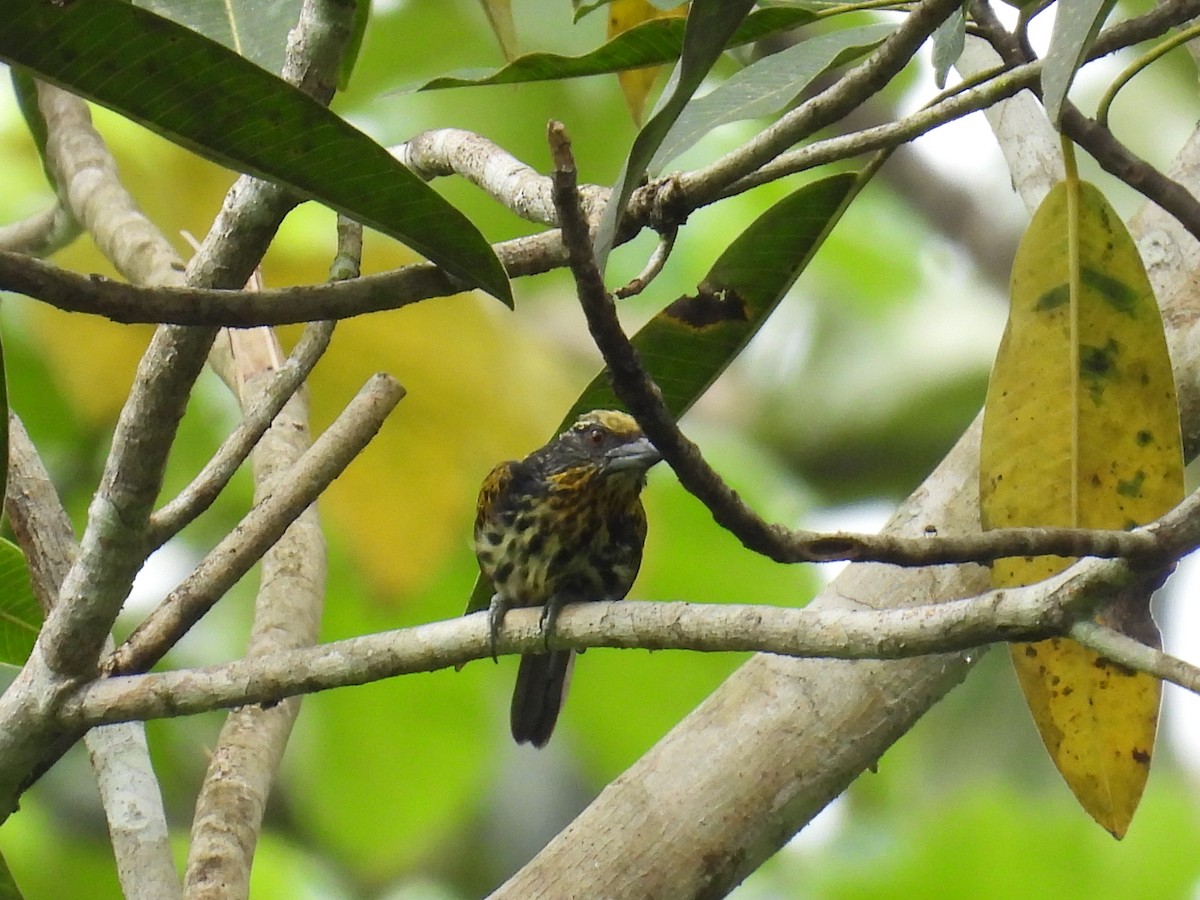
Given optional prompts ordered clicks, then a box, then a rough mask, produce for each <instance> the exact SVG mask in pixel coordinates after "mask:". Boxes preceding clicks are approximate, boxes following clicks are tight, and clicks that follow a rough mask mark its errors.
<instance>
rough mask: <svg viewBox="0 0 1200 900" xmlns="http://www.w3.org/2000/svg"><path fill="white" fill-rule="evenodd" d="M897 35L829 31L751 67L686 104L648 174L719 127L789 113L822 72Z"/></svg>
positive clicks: (874, 29) (882, 30) (870, 29)
mask: <svg viewBox="0 0 1200 900" xmlns="http://www.w3.org/2000/svg"><path fill="white" fill-rule="evenodd" d="M893 31H895V27H894V26H891V25H866V26H863V27H861V28H846V29H843V30H840V31H830V32H827V33H825V34H820V35H816V36H815V37H811V38H809V39H808V40H805V41H802V42H800V43H799V44H795V45H794V46H791V47H789V48H787V49H786V50H782V51H780V52H779V53H774V54H772V55H770V56H766V57H763V58H762V59H760V60H758V61H757V62H755V63H754V64H752V65H750V66H747V67H746V68H745V69H742V70H741V71H740V72H738V73H736V74H735V75H733V76H731V77H730V78H729V79H728V80H727V81H725V82H723V83H722V84H720V85H719V86H717V87H716V88H713V90H711V91H709V92H708V93H707V94H705V95H704V96H703V97H697V98H695V99H694V100H692V102H691V103H689V104H688V105H687V107H686V108H685V109H684V111H683V113H682V114H681V115H680V116H679V118H678V120H676V122H675V124H674V125H673V126H672V127H671V130H670V132H668V134H667V136H666V138H665V139H664V140H663V143H662V146H661V147H659V148H658V151H657V152H656V153H655V154H654V158H653V159H652V160H651V162H650V165H649V166H648V168H649V170H650V171H651V172H657V171H659V170H661V168H662V167H663V166H664V165H665V164H666V163H668V162H669V161H670V160H672V159H674V158H675V157H676V156H678V155H679V154H680V153H682V152H683V151H684V150H687V149H688V148H690V147H692V146H693V145H694V144H695V143H696V141H698V140H699V139H700V138H701V137H703V136H704V135H705V134H707V133H708V132H709V131H711V130H712V129H714V128H716V127H718V126H720V125H725V124H728V123H729V122H738V121H742V120H744V119H757V118H764V117H766V116H773V115H775V114H776V113H778V112H779V111H780V110H783V109H786V108H787V107H788V106H789V105H791V104H792V103H793V102H794V101H795V99H796V97H797V96H798V95H799V94H800V93H801V92H802V91H803V90H804V89H805V88H806V87H808V85H810V84H811V83H812V82H813V80H814V79H816V78H817V77H818V76H820V75H821V74H822V73H824V72H827V71H829V70H830V69H832V68H835V67H837V66H841V65H844V64H845V63H846V62H848V61H849V60H851V59H855V58H857V57H858V56H861V55H862V54H863V53H864V52H866V51H867V50H870V49H872V48H874V47H877V46H878V45H879V44H880V43H881V42H882V41H883V40H884V38H886V37H887V36H888V35H889V34H891V33H892V32H893Z"/></svg>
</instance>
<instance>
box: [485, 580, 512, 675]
mask: <svg viewBox="0 0 1200 900" xmlns="http://www.w3.org/2000/svg"><path fill="white" fill-rule="evenodd" d="M506 612H508V601H507V600H505V599H504V596H503V595H502V594H501V593H500V592H499V591H497V592H496V593H494V594H492V602H491V603H490V604H489V605H488V650H490V651H491V654H492V662H499V661H500V660H499V659H497V657H496V639H497V637H498V636H499V634H500V629H501V628H503V627H504V614H505V613H506Z"/></svg>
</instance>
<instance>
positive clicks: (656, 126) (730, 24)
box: [596, 0, 754, 272]
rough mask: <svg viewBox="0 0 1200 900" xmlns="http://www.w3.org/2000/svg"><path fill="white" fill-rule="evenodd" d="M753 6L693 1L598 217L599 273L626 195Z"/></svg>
mask: <svg viewBox="0 0 1200 900" xmlns="http://www.w3.org/2000/svg"><path fill="white" fill-rule="evenodd" d="M753 5H754V3H753V0H725V2H721V0H693V3H692V6H691V9H690V10H689V11H688V17H687V27H686V29H685V30H684V33H683V51H682V54H681V55H680V57H679V65H677V66H676V67H675V71H674V72H672V73H671V80H670V81H669V82H668V83H667V87H666V88H665V89H664V91H663V94H662V97H660V98H659V102H658V106H657V108H656V109H655V111H654V114H653V115H652V116H651V117H650V121H648V122H647V123H646V124H645V125H643V126H642V130H641V131H639V132H638V134H637V137H635V138H634V139H633V147H632V148H631V149H630V151H629V156H628V157H626V159H625V165H624V166H622V167H621V174H620V175H619V176H618V177H617V182H616V184H614V185H613V187H612V193H611V194H610V195H609V201H608V205H607V206H606V207H605V208H604V215H603V216H602V217H601V219H600V227H599V229H598V230H597V233H596V265H597V266H599V268H600V271H601V272H603V271H604V265H605V263H606V262H607V261H608V253H609V251H610V250H611V249H612V246H613V241H614V240H615V238H616V234H617V226H618V225H619V224H620V222H621V216H622V215H623V214H624V212H625V204H626V203H628V202H629V196H630V195H631V194H632V193H633V189H634V188H635V187H637V184H638V182H639V181H641V179H642V176H643V175H645V174H646V167H647V166H649V165H650V160H651V159H653V157H654V154H655V152H656V151H657V150H658V147H659V145H660V144H661V143H662V141H663V138H665V137H666V136H667V132H668V131H670V130H671V126H672V125H674V124H675V120H676V119H677V118H678V117H679V114H680V113H681V112H683V108H684V107H685V106H686V105H687V102H688V100H690V99H691V97H692V94H694V93H695V92H696V88H698V87H700V83H701V82H702V81H704V78H705V76H707V75H708V72H709V70H710V69H711V68H712V67H713V63H715V62H716V61H717V59H718V58H719V57H720V55H721V54H722V53H723V52H724V50H725V46H726V44H728V43H729V40H730V39H731V38H732V37H733V35H734V33H735V32H736V31H737V28H738V25H740V24H741V22H742V20H743V19H744V18H745V17H746V14H747V13H748V12H749V11H750V7H751V6H753Z"/></svg>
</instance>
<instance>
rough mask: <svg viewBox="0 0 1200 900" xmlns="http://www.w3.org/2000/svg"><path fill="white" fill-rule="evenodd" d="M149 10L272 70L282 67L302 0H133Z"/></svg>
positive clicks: (298, 17)
mask: <svg viewBox="0 0 1200 900" xmlns="http://www.w3.org/2000/svg"><path fill="white" fill-rule="evenodd" d="M133 2H134V4H135V5H137V6H140V7H142V8H143V9H147V10H149V11H150V12H152V13H154V14H156V15H159V16H162V17H163V18H164V19H170V20H171V21H173V22H178V23H179V24H180V25H182V26H184V27H185V28H190V29H191V30H192V31H195V32H199V33H200V34H202V35H204V36H205V37H206V38H211V39H212V40H214V41H217V42H218V43H221V44H224V45H225V46H226V47H228V48H229V49H230V50H232V51H233V52H234V53H236V54H238V55H239V56H242V57H244V58H245V59H248V60H250V62H252V63H256V64H258V65H259V66H261V67H262V68H264V69H266V70H267V71H268V72H271V73H278V72H280V71H282V69H283V60H284V55H285V53H286V51H287V37H288V32H289V31H291V30H292V27H293V26H294V25H295V24H296V22H297V21H299V19H300V6H301V0H273V2H271V3H260V2H258V0H222V2H221V3H196V2H195V0H133Z"/></svg>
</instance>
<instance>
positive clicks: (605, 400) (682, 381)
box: [464, 173, 860, 615]
mask: <svg viewBox="0 0 1200 900" xmlns="http://www.w3.org/2000/svg"><path fill="white" fill-rule="evenodd" d="M859 186H860V181H859V178H858V176H857V175H855V174H854V173H842V174H838V175H831V176H830V177H828V178H824V179H821V180H820V181H814V182H811V183H810V184H806V185H805V186H804V187H802V188H800V189H799V190H797V191H795V192H794V193H792V194H789V195H788V196H787V197H785V198H784V199H783V200H780V201H779V202H778V203H776V204H775V205H774V206H772V207H771V208H770V209H768V210H767V211H766V212H765V213H763V214H762V215H761V216H759V217H758V218H757V219H755V220H754V222H752V223H751V224H750V226H749V227H748V228H747V229H746V230H745V231H743V232H742V233H741V234H740V235H738V237H737V238H736V239H735V240H734V242H733V243H732V244H730V245H729V247H728V248H727V249H726V250H725V252H724V253H722V254H721V257H720V258H719V259H718V260H717V261H716V263H714V264H713V267H712V269H710V270H709V272H708V275H707V276H706V277H705V279H704V280H703V281H702V282H701V283H700V286H699V289H698V290H697V292H696V293H695V294H694V295H691V296H684V297H680V298H679V299H678V300H676V301H674V302H673V303H671V304H669V305H668V306H667V307H666V308H665V309H663V310H662V311H661V312H659V313H658V315H656V316H654V318H652V319H651V320H650V321H649V322H647V323H646V324H645V325H644V326H643V327H642V328H641V329H640V330H639V331H638V333H637V334H636V335H634V337H633V339H632V340H633V345H634V347H636V348H637V350H638V353H639V355H640V356H641V358H642V362H643V364H644V365H645V367H646V371H647V372H648V373H649V374H650V377H651V378H653V379H654V381H655V382H656V383H657V384H658V386H659V387H660V388H661V389H662V397H663V402H664V403H666V405H667V408H668V409H669V410H670V411H671V414H672V415H673V416H675V418H677V419H678V418H679V417H680V416H682V415H683V414H684V413H685V412H687V410H688V409H690V408H691V406H692V404H693V403H695V402H696V400H697V399H699V397H700V396H701V395H702V394H703V393H704V392H705V391H706V390H708V388H709V386H710V385H711V384H712V383H713V382H714V381H716V379H717V376H719V375H720V374H721V373H722V372H723V371H725V369H726V367H727V366H728V365H729V364H730V363H731V362H733V360H734V359H735V358H736V357H737V355H738V354H739V353H740V352H741V351H742V348H744V347H745V346H746V344H747V343H748V342H749V341H750V339H751V338H752V337H754V335H755V334H757V333H758V330H759V329H760V328H761V327H762V326H763V324H764V323H765V322H766V320H767V318H768V317H769V316H770V315H771V313H772V312H773V311H774V310H775V307H777V306H778V305H779V302H780V301H781V300H782V299H783V297H784V295H785V294H786V293H787V292H788V289H789V288H790V287H791V286H792V284H793V283H794V282H795V281H796V279H797V278H798V277H799V275H800V273H801V272H802V271H803V270H804V268H805V267H806V266H807V265H808V263H809V261H810V260H811V259H812V258H813V256H815V255H816V252H817V250H818V249H820V247H821V244H822V243H823V242H824V240H825V237H826V236H827V235H828V234H829V232H830V231H831V230H832V229H833V226H834V225H836V224H837V222H838V220H839V219H840V218H841V216H842V213H843V212H844V211H845V209H846V207H847V206H849V204H850V201H851V200H852V199H853V198H854V196H855V194H856V193H857V190H858V188H859ZM613 408H617V409H620V408H622V404H621V402H620V401H619V400H618V399H617V397H616V394H614V393H613V389H612V385H611V384H610V383H609V380H608V373H607V371H604V372H601V373H600V374H599V375H597V376H596V377H595V378H593V379H592V381H591V383H590V384H589V385H588V386H587V387H586V388H584V390H583V393H582V394H581V395H580V396H579V399H578V400H576V401H575V403H574V404H573V405H572V406H571V408H570V410H568V411H567V414H566V416H564V418H563V425H562V427H561V428H560V429H559V430H563V429H565V428H566V427H568V426H569V425H570V423H571V422H574V421H575V419H576V417H578V416H579V415H580V414H581V413H584V412H587V411H588V410H592V409H613ZM490 594H491V591H490V589H489V587H488V584H487V582H486V581H485V580H484V579H482V578H480V579H478V580H477V581H476V583H475V588H474V590H473V591H472V593H471V599H470V601H469V603H468V604H467V609H466V612H465V613H464V615H465V614H466V613H472V612H475V611H477V610H480V609H486V608H487V606H488V602H489V600H490Z"/></svg>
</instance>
